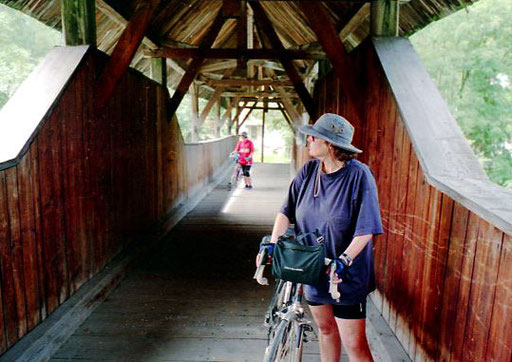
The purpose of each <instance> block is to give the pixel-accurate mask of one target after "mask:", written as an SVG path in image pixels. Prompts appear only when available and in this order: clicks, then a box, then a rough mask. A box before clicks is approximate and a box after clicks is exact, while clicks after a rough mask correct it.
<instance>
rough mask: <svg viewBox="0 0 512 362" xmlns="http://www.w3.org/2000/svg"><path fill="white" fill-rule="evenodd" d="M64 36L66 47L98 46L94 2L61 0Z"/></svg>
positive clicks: (87, 0)
mask: <svg viewBox="0 0 512 362" xmlns="http://www.w3.org/2000/svg"><path fill="white" fill-rule="evenodd" d="M61 16H62V34H63V35H64V43H65V44H66V45H84V44H87V45H92V46H93V47H95V46H96V7H95V2H94V0H82V1H74V0H61Z"/></svg>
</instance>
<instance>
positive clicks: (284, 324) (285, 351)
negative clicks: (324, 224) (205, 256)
mask: <svg viewBox="0 0 512 362" xmlns="http://www.w3.org/2000/svg"><path fill="white" fill-rule="evenodd" d="M269 241H270V236H269V235H267V236H265V237H264V238H263V240H262V242H261V245H262V246H263V247H262V248H261V251H260V254H261V259H260V260H261V262H260V265H259V266H258V268H257V269H256V273H255V274H254V279H256V281H257V282H258V283H259V284H260V285H268V279H267V278H265V277H263V271H264V269H265V265H266V264H267V263H268V258H269V249H268V245H269ZM335 263H336V261H335V260H332V259H328V258H325V264H326V265H327V266H329V268H330V270H329V276H330V287H329V292H330V293H331V296H332V297H333V298H334V299H339V298H340V293H339V291H338V289H337V286H336V284H335V283H334V282H333V280H334V273H335V271H336V265H335ZM302 295H303V285H302V284H300V283H293V282H290V281H285V280H276V287H275V290H274V294H273V296H272V299H271V300H270V303H269V306H268V308H267V312H266V314H265V322H264V325H265V326H267V327H268V328H269V330H268V344H267V347H266V349H265V355H264V357H263V361H264V362H275V361H297V362H299V361H301V360H302V351H303V346H304V342H308V340H307V333H309V332H313V327H312V326H311V321H310V320H309V319H307V318H306V317H305V311H304V308H303V307H302Z"/></svg>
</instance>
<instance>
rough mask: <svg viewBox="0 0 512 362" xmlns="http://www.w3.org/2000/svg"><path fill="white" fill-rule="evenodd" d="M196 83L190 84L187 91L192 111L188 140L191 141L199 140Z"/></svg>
mask: <svg viewBox="0 0 512 362" xmlns="http://www.w3.org/2000/svg"><path fill="white" fill-rule="evenodd" d="M197 88H198V87H197V85H196V84H194V83H192V84H191V85H190V89H189V93H190V106H191V111H192V129H191V130H190V140H191V141H192V142H197V141H199V127H198V119H199V95H198V92H199V90H198V89H197Z"/></svg>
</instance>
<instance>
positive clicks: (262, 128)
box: [261, 99, 268, 163]
mask: <svg viewBox="0 0 512 362" xmlns="http://www.w3.org/2000/svg"><path fill="white" fill-rule="evenodd" d="M267 106H268V102H267V100H266V99H265V100H264V101H263V115H262V117H261V118H262V119H261V163H263V162H265V160H264V157H265V115H266V114H267Z"/></svg>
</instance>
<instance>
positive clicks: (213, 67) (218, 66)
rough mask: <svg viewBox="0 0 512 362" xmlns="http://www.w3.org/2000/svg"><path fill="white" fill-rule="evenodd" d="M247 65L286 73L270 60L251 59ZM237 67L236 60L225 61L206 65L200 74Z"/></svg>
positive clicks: (280, 66) (279, 65)
mask: <svg viewBox="0 0 512 362" xmlns="http://www.w3.org/2000/svg"><path fill="white" fill-rule="evenodd" d="M168 61H172V59H168ZM247 64H248V65H249V66H251V65H261V66H262V67H264V68H267V69H273V70H278V71H280V72H284V68H283V66H282V65H281V64H279V63H276V62H272V61H269V60H262V59H249V61H248V62H247ZM236 66H237V61H236V60H225V61H223V62H218V63H215V64H208V65H204V66H203V67H201V70H200V72H201V73H203V72H215V71H218V70H222V69H227V68H233V67H236Z"/></svg>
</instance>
